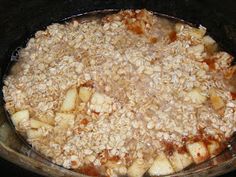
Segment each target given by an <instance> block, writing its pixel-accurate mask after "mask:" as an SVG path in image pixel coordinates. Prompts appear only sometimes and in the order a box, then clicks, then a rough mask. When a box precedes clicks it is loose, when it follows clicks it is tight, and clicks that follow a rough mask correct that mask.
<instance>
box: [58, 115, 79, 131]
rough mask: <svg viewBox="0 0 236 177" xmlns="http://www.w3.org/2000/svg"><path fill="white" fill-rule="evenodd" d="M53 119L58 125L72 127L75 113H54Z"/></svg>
mask: <svg viewBox="0 0 236 177" xmlns="http://www.w3.org/2000/svg"><path fill="white" fill-rule="evenodd" d="M55 121H56V124H57V125H58V126H60V127H63V128H68V127H72V126H73V125H74V121H75V115H74V114H70V113H56V117H55Z"/></svg>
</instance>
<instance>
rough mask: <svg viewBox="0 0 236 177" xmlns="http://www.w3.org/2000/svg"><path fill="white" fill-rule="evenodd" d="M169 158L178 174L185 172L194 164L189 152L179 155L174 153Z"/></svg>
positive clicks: (176, 152)
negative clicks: (184, 170)
mask: <svg viewBox="0 0 236 177" xmlns="http://www.w3.org/2000/svg"><path fill="white" fill-rule="evenodd" d="M168 158H169V160H170V162H171V164H172V167H173V169H174V171H176V172H177V171H181V170H183V169H184V168H186V167H188V166H189V165H191V164H192V163H193V160H192V157H191V156H190V155H189V154H188V153H187V152H183V153H179V152H178V151H174V152H173V154H172V155H171V156H169V157H168Z"/></svg>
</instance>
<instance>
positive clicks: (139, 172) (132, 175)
mask: <svg viewBox="0 0 236 177" xmlns="http://www.w3.org/2000/svg"><path fill="white" fill-rule="evenodd" d="M147 169H148V166H147V163H145V161H144V160H143V159H137V160H135V161H134V162H133V163H132V165H131V166H130V167H129V168H128V172H127V174H128V176H129V177H142V176H143V174H144V173H145V172H146V170H147Z"/></svg>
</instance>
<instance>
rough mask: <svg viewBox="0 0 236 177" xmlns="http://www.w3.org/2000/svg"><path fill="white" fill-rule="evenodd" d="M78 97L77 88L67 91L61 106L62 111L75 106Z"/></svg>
mask: <svg viewBox="0 0 236 177" xmlns="http://www.w3.org/2000/svg"><path fill="white" fill-rule="evenodd" d="M76 98H77V90H76V88H71V89H69V90H68V91H67V92H66V96H65V98H64V101H63V103H62V106H61V111H71V110H73V109H74V108H75V102H76Z"/></svg>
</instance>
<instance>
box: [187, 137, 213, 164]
mask: <svg viewBox="0 0 236 177" xmlns="http://www.w3.org/2000/svg"><path fill="white" fill-rule="evenodd" d="M186 147H187V149H188V152H189V153H190V155H191V156H192V158H193V161H194V162H195V163H196V164H199V163H201V162H204V161H205V160H207V159H208V158H209V157H210V156H209V152H208V150H207V147H206V145H205V144H204V143H203V142H202V141H199V142H194V143H189V144H187V145H186Z"/></svg>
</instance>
